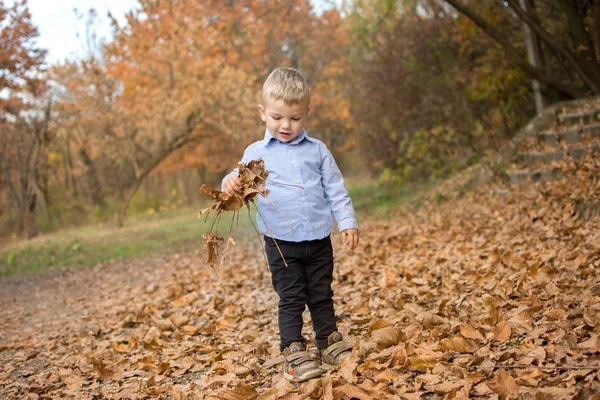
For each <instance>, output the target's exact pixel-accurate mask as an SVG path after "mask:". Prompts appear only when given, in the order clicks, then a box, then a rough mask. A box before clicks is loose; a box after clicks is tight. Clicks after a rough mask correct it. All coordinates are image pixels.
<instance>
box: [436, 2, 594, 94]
mask: <svg viewBox="0 0 600 400" xmlns="http://www.w3.org/2000/svg"><path fill="white" fill-rule="evenodd" d="M444 1H445V2H446V3H448V4H450V5H452V6H453V7H454V8H456V10H458V11H459V12H460V13H462V14H463V15H465V16H466V17H467V18H469V19H471V20H472V21H473V22H474V23H475V24H477V26H478V27H479V28H481V29H482V30H483V31H484V32H485V33H486V34H488V35H489V36H490V37H491V38H493V39H494V41H495V42H496V43H497V44H498V45H500V46H501V47H502V49H503V50H504V52H505V53H506V54H507V55H508V56H509V57H510V58H511V60H512V61H513V62H514V63H515V64H516V65H518V66H519V67H520V68H521V69H522V70H523V71H525V73H526V74H527V75H528V76H529V77H530V78H531V79H535V80H537V81H538V82H540V83H541V84H542V85H543V86H544V87H545V88H546V91H547V92H548V91H550V92H551V93H549V94H550V95H551V97H553V98H559V99H573V98H578V97H582V96H586V95H589V94H600V3H598V2H597V1H595V0H553V1H540V0H526V1H519V0H507V1H504V2H497V1H495V0H494V1H464V0H444ZM492 4H494V5H495V6H496V7H495V8H496V9H497V12H498V13H500V14H501V15H502V16H503V17H504V18H503V19H501V20H504V19H505V18H510V19H512V20H514V21H518V22H519V23H520V24H525V25H526V26H527V27H528V28H529V30H531V32H532V33H533V34H535V36H536V38H537V39H538V40H539V44H540V48H539V50H540V52H541V56H542V58H543V62H541V63H540V64H538V65H535V64H534V63H532V62H531V57H529V58H528V57H527V53H526V52H525V51H524V49H523V48H520V47H519V46H517V45H515V43H514V42H513V41H511V40H510V36H511V30H510V29H511V28H512V26H511V25H508V26H507V25H504V24H499V23H498V21H499V19H498V18H496V17H495V16H494V17H492V18H490V17H489V16H486V15H485V12H484V11H483V10H485V9H486V8H488V7H489V6H491V5H492ZM524 6H525V7H524Z"/></svg>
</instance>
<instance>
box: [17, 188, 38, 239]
mask: <svg viewBox="0 0 600 400" xmlns="http://www.w3.org/2000/svg"><path fill="white" fill-rule="evenodd" d="M36 204H37V196H36V195H35V193H33V194H32V195H31V196H30V198H29V202H28V204H25V205H26V207H25V208H24V209H23V210H21V213H20V214H21V215H20V219H21V232H23V233H24V234H25V237H26V238H27V239H31V238H33V237H35V236H37V235H38V233H39V230H38V227H37V222H36V220H35V207H36Z"/></svg>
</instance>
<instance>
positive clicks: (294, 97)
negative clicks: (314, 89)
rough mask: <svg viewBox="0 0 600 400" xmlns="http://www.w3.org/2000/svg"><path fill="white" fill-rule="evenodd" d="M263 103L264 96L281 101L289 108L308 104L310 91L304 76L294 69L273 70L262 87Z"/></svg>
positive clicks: (280, 68) (281, 68)
mask: <svg viewBox="0 0 600 400" xmlns="http://www.w3.org/2000/svg"><path fill="white" fill-rule="evenodd" d="M262 96H263V101H264V99H265V96H269V97H271V98H272V99H273V100H283V102H284V103H285V105H287V106H291V105H295V104H300V103H304V102H306V103H307V104H308V103H309V102H310V89H309V87H308V83H307V82H306V79H304V75H302V73H301V72H300V71H298V70H297V69H295V68H290V67H279V68H276V69H274V70H273V72H271V73H270V74H269V76H268V77H267V80H266V81H265V83H264V85H263V94H262Z"/></svg>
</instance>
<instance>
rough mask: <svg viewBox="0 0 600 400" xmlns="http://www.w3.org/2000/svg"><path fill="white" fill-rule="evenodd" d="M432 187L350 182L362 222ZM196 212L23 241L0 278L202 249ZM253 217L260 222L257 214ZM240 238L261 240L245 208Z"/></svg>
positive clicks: (1, 256) (6, 258) (3, 256)
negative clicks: (257, 236)
mask: <svg viewBox="0 0 600 400" xmlns="http://www.w3.org/2000/svg"><path fill="white" fill-rule="evenodd" d="M429 186H430V184H417V185H386V184H382V183H380V182H378V181H377V180H375V179H365V178H363V179H356V178H355V179H347V180H346V187H347V188H348V191H349V193H350V196H351V197H352V200H353V204H354V208H355V210H356V213H357V216H358V219H359V222H360V221H361V220H364V219H365V218H369V217H371V216H375V217H378V216H379V217H381V216H385V215H389V212H390V211H391V210H392V209H393V208H395V207H398V206H399V205H402V204H406V203H408V202H409V201H410V200H411V199H414V198H415V195H416V194H418V193H420V192H422V191H423V190H424V189H426V188H427V187H429ZM196 211H197V210H196V209H192V208H187V209H180V210H172V211H166V212H162V213H156V214H152V215H141V216H137V217H132V218H130V219H128V220H127V223H126V225H125V227H123V228H121V229H117V228H115V227H114V226H112V225H106V226H102V225H93V226H86V227H81V228H72V229H65V230H61V231H58V232H55V233H51V234H44V235H40V236H39V237H36V238H34V239H32V240H28V241H27V240H20V241H17V242H14V243H9V244H6V245H5V246H4V247H2V248H0V277H2V276H8V275H16V274H28V273H35V272H36V271H41V270H45V269H50V268H60V267H75V266H77V267H83V266H88V265H95V264H99V263H102V262H105V261H110V260H118V259H126V258H130V257H139V256H144V255H149V254H154V253H160V252H165V251H169V252H179V251H182V252H183V251H189V250H193V249H199V248H201V247H202V235H203V234H204V233H205V232H206V230H207V228H208V226H207V224H206V223H204V222H203V221H204V220H203V219H202V220H198V219H197V217H196V215H197V213H196ZM251 219H252V221H253V222H254V221H255V212H254V213H252V215H251ZM230 225H231V213H225V214H224V216H223V218H222V220H221V222H220V229H219V233H220V236H227V235H228V233H229V227H230ZM233 236H234V238H235V239H236V241H239V240H240V239H242V238H243V237H248V238H252V239H255V238H256V232H255V230H254V228H253V227H252V225H251V224H250V222H249V221H248V216H247V213H246V210H245V209H242V210H240V216H239V225H238V226H237V227H234V233H233Z"/></svg>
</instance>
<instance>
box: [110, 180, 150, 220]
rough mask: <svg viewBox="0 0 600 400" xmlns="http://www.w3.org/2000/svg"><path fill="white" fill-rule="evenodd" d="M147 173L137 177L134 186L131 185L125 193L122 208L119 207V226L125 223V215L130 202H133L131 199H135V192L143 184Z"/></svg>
mask: <svg viewBox="0 0 600 400" xmlns="http://www.w3.org/2000/svg"><path fill="white" fill-rule="evenodd" d="M146 175H147V174H146ZM146 175H144V176H143V177H140V178H138V179H136V180H135V182H134V183H133V186H132V187H130V188H129V190H128V191H127V192H126V193H125V198H124V199H123V204H122V205H121V208H120V209H119V215H118V216H117V228H122V227H123V226H124V225H125V216H126V215H127V209H128V208H129V204H131V200H133V198H134V197H135V194H136V193H137V191H138V189H139V188H140V186H141V185H142V182H144V179H145V178H146Z"/></svg>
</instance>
